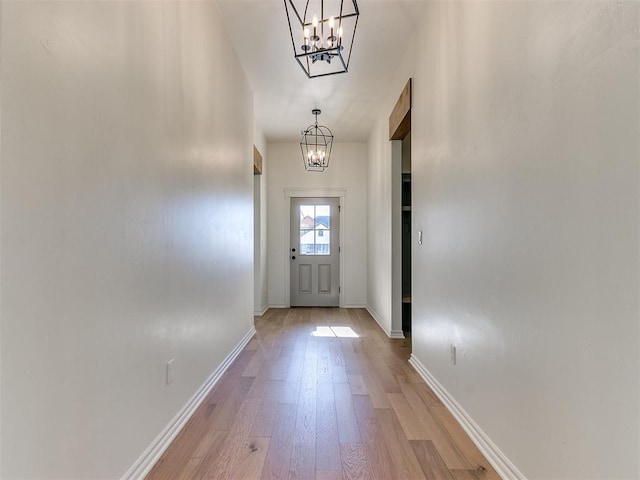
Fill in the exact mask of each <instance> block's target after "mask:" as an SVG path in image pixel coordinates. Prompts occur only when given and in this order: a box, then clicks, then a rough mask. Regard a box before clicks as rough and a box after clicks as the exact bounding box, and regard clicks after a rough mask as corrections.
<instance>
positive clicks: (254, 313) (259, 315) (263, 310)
mask: <svg viewBox="0 0 640 480" xmlns="http://www.w3.org/2000/svg"><path fill="white" fill-rule="evenodd" d="M269 308H270V307H269V305H265V306H264V307H262V310H258V311H255V310H254V312H253V316H254V317H261V316H263V315H264V314H265V313H267V310H269Z"/></svg>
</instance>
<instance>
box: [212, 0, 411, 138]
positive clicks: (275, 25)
mask: <svg viewBox="0 0 640 480" xmlns="http://www.w3.org/2000/svg"><path fill="white" fill-rule="evenodd" d="M217 1H218V4H219V6H220V10H221V12H222V15H223V18H224V21H225V25H226V28H227V31H228V33H229V35H230V36H231V40H232V42H233V44H234V47H235V49H236V52H237V53H238V56H239V57H240V61H241V62H242V65H243V67H244V70H245V72H246V73H247V76H248V78H249V83H250V84H251V87H252V89H253V93H254V110H255V116H256V120H257V122H258V124H259V125H260V127H261V128H262V130H263V131H264V134H265V136H266V137H267V140H268V141H270V142H285V141H286V142H289V141H299V140H300V136H301V135H300V133H301V130H304V129H305V128H306V127H307V126H309V125H310V124H312V123H313V121H314V117H313V115H312V114H311V110H312V109H313V108H320V109H321V110H322V114H321V115H320V117H319V119H318V123H320V124H323V125H326V126H328V127H329V128H331V130H332V131H333V134H334V136H335V139H336V141H343V142H344V141H364V140H366V139H367V137H368V135H369V131H370V129H371V127H372V126H373V121H374V118H375V116H376V115H377V113H378V110H379V99H380V98H382V97H383V96H384V95H386V92H385V89H386V88H388V87H389V84H390V82H391V80H392V78H393V75H394V73H395V70H396V67H397V65H398V63H399V62H400V60H401V59H402V56H403V53H404V51H405V49H406V46H407V45H408V42H409V40H410V38H411V35H412V33H413V31H414V29H415V27H416V25H417V22H418V20H419V18H420V17H421V12H422V8H423V7H424V0H358V7H359V10H360V17H359V19H358V28H357V31H356V38H355V42H354V46H353V52H352V55H351V63H350V65H349V72H347V73H343V74H339V75H332V76H329V77H322V78H312V79H309V78H307V76H306V75H305V73H304V71H303V70H302V69H301V68H300V66H299V65H298V63H297V62H296V61H295V59H294V57H293V47H292V45H291V36H290V33H289V26H288V24H287V15H286V12H285V8H284V2H283V0H217ZM345 1H346V0H345ZM399 93H400V92H398V94H399Z"/></svg>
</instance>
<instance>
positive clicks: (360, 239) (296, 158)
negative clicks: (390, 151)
mask: <svg viewBox="0 0 640 480" xmlns="http://www.w3.org/2000/svg"><path fill="white" fill-rule="evenodd" d="M267 151H268V157H269V177H268V180H267V185H268V187H267V188H268V194H267V195H268V199H267V202H268V207H267V208H268V227H267V230H268V246H267V248H268V251H269V258H268V263H269V283H268V285H269V287H268V291H269V305H271V306H284V305H285V299H286V289H288V288H289V285H285V268H288V265H289V262H288V259H289V256H288V244H289V242H288V240H287V239H285V230H286V226H287V223H286V222H289V219H288V218H285V217H286V214H285V209H286V202H285V189H286V188H292V189H300V190H309V189H344V190H346V198H345V203H346V205H344V206H343V208H344V210H343V219H344V221H343V223H342V225H341V229H342V232H343V234H344V240H345V243H344V244H343V245H342V256H341V265H340V268H341V269H343V270H344V282H345V283H344V285H342V289H343V298H344V306H345V307H349V306H354V307H355V306H357V307H362V306H363V305H365V304H366V294H367V293H366V282H367V245H366V243H367V240H366V238H365V236H366V231H367V187H366V183H365V181H364V175H365V171H366V152H367V144H366V143H364V142H363V143H335V144H334V145H333V150H332V153H331V160H330V165H329V168H328V169H327V170H326V171H324V172H323V173H318V172H306V171H305V169H304V166H303V164H302V156H301V153H300V144H299V143H270V144H269V145H268V147H267Z"/></svg>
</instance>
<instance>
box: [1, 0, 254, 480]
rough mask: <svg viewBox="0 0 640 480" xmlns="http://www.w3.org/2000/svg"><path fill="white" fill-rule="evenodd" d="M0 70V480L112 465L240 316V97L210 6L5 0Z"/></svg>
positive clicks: (248, 161) (248, 289)
mask: <svg viewBox="0 0 640 480" xmlns="http://www.w3.org/2000/svg"><path fill="white" fill-rule="evenodd" d="M222 65H223V66H224V68H221V66H222ZM1 75H2V77H1V81H2V83H1V88H2V90H1V95H2V145H1V156H0V158H1V164H0V196H1V197H0V200H1V210H0V215H1V216H0V227H1V237H0V240H1V241H0V244H1V247H0V254H1V259H2V264H1V272H0V273H1V287H0V295H1V298H2V303H1V305H0V325H1V342H2V343H1V346H0V347H1V348H0V351H1V355H2V357H1V365H2V370H1V378H0V387H1V392H2V398H1V415H2V431H1V440H2V471H1V473H0V476H1V477H2V478H7V479H9V478H39V479H45V478H66V479H74V478H76V479H87V478H110V479H115V478H121V477H122V476H123V475H124V474H125V472H126V471H127V469H128V468H129V467H131V466H132V465H133V464H134V462H135V461H136V459H137V458H138V457H139V456H140V455H141V454H142V453H143V451H144V450H145V448H147V447H148V446H149V445H150V444H151V443H152V441H153V440H154V438H156V436H157V435H158V434H159V433H160V432H161V430H162V429H163V428H164V427H165V426H166V425H167V424H168V423H169V421H170V420H171V419H172V418H173V417H174V415H175V414H176V413H177V412H178V410H179V409H180V408H182V406H183V405H184V404H185V403H186V402H187V400H188V399H189V398H190V397H191V396H192V395H193V394H194V392H195V391H196V390H197V389H198V388H199V387H200V386H201V385H202V384H203V382H204V381H205V380H206V379H207V378H208V377H209V375H210V374H211V373H212V372H213V371H214V370H215V369H216V368H217V367H218V366H219V365H220V364H221V362H222V361H223V359H224V358H225V357H226V356H227V355H228V354H229V352H230V351H231V350H232V349H233V347H234V346H236V345H237V344H238V342H239V341H240V340H241V339H242V338H243V336H244V335H245V334H247V333H248V332H249V331H250V329H251V328H252V324H253V316H252V313H253V312H252V304H251V301H247V299H251V298H252V295H253V227H252V223H253V222H252V219H253V216H252V215H253V214H252V211H253V175H252V143H253V115H252V108H253V107H252V93H251V91H250V88H249V85H248V82H247V79H246V78H245V75H244V72H243V70H242V68H241V66H240V64H239V62H238V60H237V58H236V55H235V53H234V50H233V48H232V46H231V44H230V41H229V40H228V38H227V36H226V34H225V33H224V26H223V25H222V23H221V19H220V15H219V12H218V10H217V6H216V4H215V2H103V1H83V2H35V1H29V2H2V73H1ZM212 87H213V88H212ZM172 358H174V359H175V380H174V382H173V383H172V384H171V385H166V364H167V361H168V360H170V359H172Z"/></svg>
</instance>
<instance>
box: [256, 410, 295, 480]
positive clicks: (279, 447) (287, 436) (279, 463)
mask: <svg viewBox="0 0 640 480" xmlns="http://www.w3.org/2000/svg"><path fill="white" fill-rule="evenodd" d="M295 421H296V409H295V408H292V405H286V404H283V405H280V407H279V410H278V420H277V422H276V426H275V428H274V429H273V435H272V436H271V441H270V442H269V450H268V451H267V458H266V459H265V462H264V467H263V469H262V476H261V477H260V478H262V479H264V480H281V479H283V478H287V476H288V474H289V463H290V462H291V453H292V451H293V431H294V427H295Z"/></svg>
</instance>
